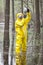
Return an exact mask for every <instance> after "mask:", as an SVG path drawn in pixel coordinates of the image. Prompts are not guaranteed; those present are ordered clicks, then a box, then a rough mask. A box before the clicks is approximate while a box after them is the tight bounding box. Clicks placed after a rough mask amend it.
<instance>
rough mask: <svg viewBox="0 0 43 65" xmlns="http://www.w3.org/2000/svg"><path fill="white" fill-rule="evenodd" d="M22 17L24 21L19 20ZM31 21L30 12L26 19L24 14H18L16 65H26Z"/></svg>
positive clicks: (16, 22) (16, 25)
mask: <svg viewBox="0 0 43 65" xmlns="http://www.w3.org/2000/svg"><path fill="white" fill-rule="evenodd" d="M20 15H21V16H22V19H20V18H19V16H20ZM30 20H31V13H30V12H29V13H28V12H27V13H26V17H25V18H24V17H23V14H22V13H18V14H17V20H16V21H15V31H16V48H15V52H16V65H26V50H27V27H28V23H29V22H30ZM21 52H22V53H21ZM21 54H22V55H21Z"/></svg>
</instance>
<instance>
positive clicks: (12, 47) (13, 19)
mask: <svg viewBox="0 0 43 65" xmlns="http://www.w3.org/2000/svg"><path fill="white" fill-rule="evenodd" d="M12 21H13V22H12V46H11V65H13V56H14V54H13V49H14V33H15V32H14V30H15V29H14V25H15V22H14V21H15V17H14V0H12Z"/></svg>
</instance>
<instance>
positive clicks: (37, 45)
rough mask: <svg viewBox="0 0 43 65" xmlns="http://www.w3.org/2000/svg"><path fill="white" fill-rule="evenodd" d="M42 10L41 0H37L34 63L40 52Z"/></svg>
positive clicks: (36, 61)
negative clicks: (40, 7) (40, 8)
mask: <svg viewBox="0 0 43 65" xmlns="http://www.w3.org/2000/svg"><path fill="white" fill-rule="evenodd" d="M39 14H40V12H39V0H35V15H34V16H35V18H34V21H35V22H34V28H35V43H34V44H35V46H34V58H33V59H34V60H33V61H34V64H35V65H36V64H37V63H38V59H39V52H40V15H39Z"/></svg>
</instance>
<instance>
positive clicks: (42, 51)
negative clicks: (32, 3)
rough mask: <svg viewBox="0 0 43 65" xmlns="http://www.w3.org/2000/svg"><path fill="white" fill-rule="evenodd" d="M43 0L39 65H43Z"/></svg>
mask: <svg viewBox="0 0 43 65" xmlns="http://www.w3.org/2000/svg"><path fill="white" fill-rule="evenodd" d="M42 3H43V0H40V6H41V15H42V16H41V17H42V18H41V19H42V28H41V48H40V56H39V61H38V65H43V4H42Z"/></svg>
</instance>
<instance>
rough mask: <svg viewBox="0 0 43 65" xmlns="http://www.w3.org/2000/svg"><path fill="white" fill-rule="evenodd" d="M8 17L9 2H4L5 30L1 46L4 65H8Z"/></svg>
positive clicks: (7, 0)
mask: <svg viewBox="0 0 43 65" xmlns="http://www.w3.org/2000/svg"><path fill="white" fill-rule="evenodd" d="M9 16H10V0H6V5H5V29H4V45H3V47H4V48H3V58H4V65H8V54H9Z"/></svg>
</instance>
